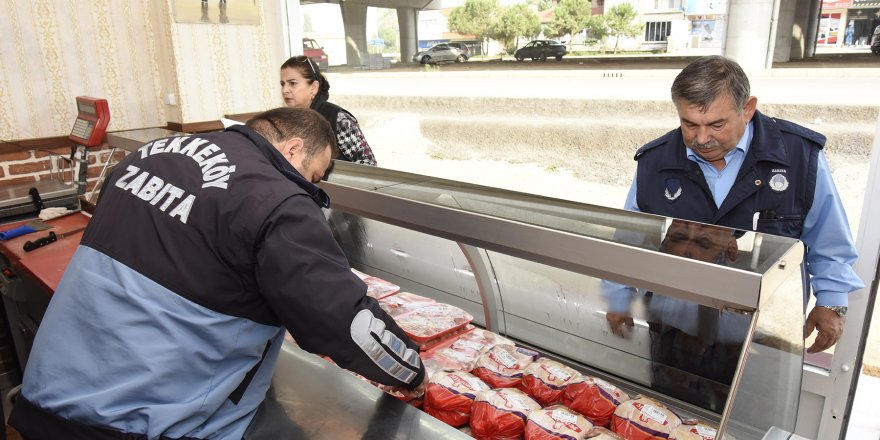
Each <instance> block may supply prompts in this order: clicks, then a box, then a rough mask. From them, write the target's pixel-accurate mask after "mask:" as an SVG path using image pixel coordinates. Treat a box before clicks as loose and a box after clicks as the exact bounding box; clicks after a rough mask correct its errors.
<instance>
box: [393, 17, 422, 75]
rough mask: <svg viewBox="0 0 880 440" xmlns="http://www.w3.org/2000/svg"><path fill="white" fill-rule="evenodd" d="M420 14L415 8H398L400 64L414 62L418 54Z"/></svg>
mask: <svg viewBox="0 0 880 440" xmlns="http://www.w3.org/2000/svg"><path fill="white" fill-rule="evenodd" d="M418 22H419V12H418V11H417V10H416V9H415V8H397V26H398V28H399V29H400V62H401V63H408V62H410V61H412V57H413V55H415V54H416V52H418V51H419V50H418V46H419V32H418Z"/></svg>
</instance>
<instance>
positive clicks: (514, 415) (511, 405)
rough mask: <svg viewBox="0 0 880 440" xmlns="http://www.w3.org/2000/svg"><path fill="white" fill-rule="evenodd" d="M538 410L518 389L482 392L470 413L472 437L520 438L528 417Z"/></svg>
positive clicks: (488, 438)
mask: <svg viewBox="0 0 880 440" xmlns="http://www.w3.org/2000/svg"><path fill="white" fill-rule="evenodd" d="M537 409H541V405H539V404H538V402H535V401H534V400H532V398H531V397H529V396H527V395H526V393H523V392H522V391H520V390H518V389H515V388H502V389H497V390H489V391H484V392H482V393H480V394H479V395H478V396H477V399H476V400H475V401H474V407H473V409H472V410H471V435H473V436H474V438H477V439H482V440H490V439H491V440H498V439H519V438H522V436H523V434H524V432H525V425H526V418H527V417H528V414H529V413H530V412H532V411H534V410H537Z"/></svg>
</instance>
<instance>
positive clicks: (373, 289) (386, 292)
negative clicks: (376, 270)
mask: <svg viewBox="0 0 880 440" xmlns="http://www.w3.org/2000/svg"><path fill="white" fill-rule="evenodd" d="M351 271H352V272H353V273H354V274H355V275H357V277H358V278H360V279H361V281H363V282H364V284H366V285H367V296H369V297H373V298H376V299H382V298H385V297H386V296H390V295H394V294H395V293H397V291H398V290H400V286H398V285H397V284H392V283H389V282H388V281H385V280H383V279H381V278H376V277H374V276H370V275H367V274H365V273H363V272H360V271H358V270H356V269H352V270H351Z"/></svg>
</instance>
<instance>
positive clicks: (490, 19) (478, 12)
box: [448, 0, 498, 53]
mask: <svg viewBox="0 0 880 440" xmlns="http://www.w3.org/2000/svg"><path fill="white" fill-rule="evenodd" d="M497 15H498V3H497V0H466V1H465V3H464V6H459V7H457V8H455V9H453V10H452V12H451V13H450V14H449V21H448V25H449V30H451V31H453V32H458V33H460V34H470V35H476V36H478V37H480V40H481V41H482V44H486V41H487V39H488V38H489V31H490V29H491V27H492V25H493V24H494V22H495V20H496V19H497ZM482 52H483V53H486V50H485V48H484V50H483V51H482Z"/></svg>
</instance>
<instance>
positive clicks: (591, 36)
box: [584, 15, 608, 43]
mask: <svg viewBox="0 0 880 440" xmlns="http://www.w3.org/2000/svg"><path fill="white" fill-rule="evenodd" d="M584 29H586V30H587V41H589V42H591V43H598V42H599V41H602V39H603V38H605V37H607V36H608V27H607V26H606V25H605V17H604V16H602V15H593V16H592V17H590V20H589V21H587V26H586V27H585V28H584Z"/></svg>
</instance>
